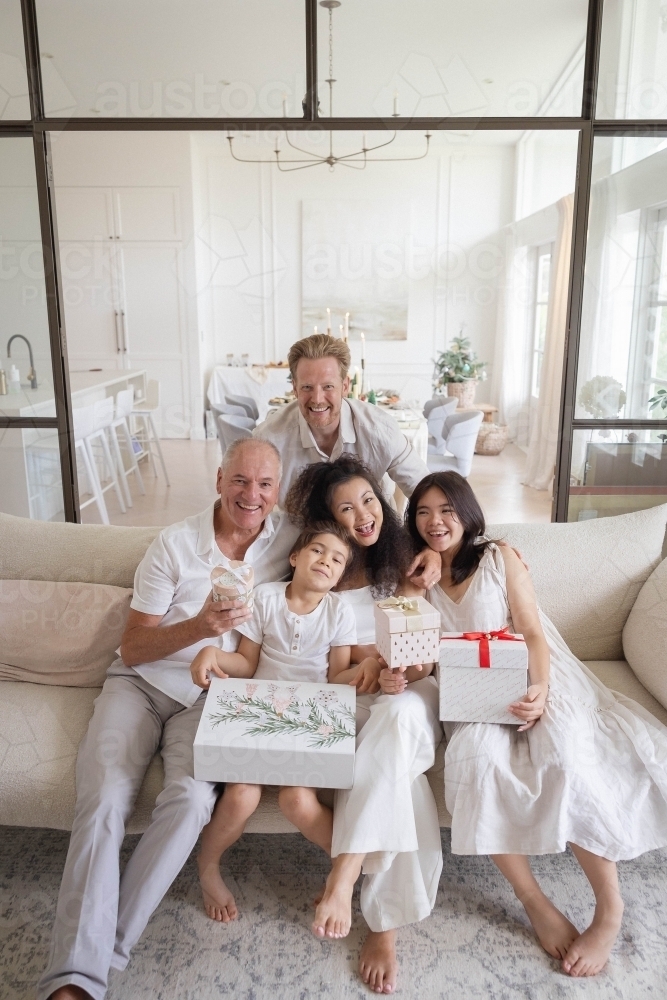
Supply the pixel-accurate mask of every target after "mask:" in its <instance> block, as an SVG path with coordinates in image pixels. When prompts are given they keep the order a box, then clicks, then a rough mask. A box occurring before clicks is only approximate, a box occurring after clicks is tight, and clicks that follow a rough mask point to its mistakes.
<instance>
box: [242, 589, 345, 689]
mask: <svg viewBox="0 0 667 1000" xmlns="http://www.w3.org/2000/svg"><path fill="white" fill-rule="evenodd" d="M286 588H287V583H265V584H263V585H262V586H260V587H258V588H257V589H256V591H255V605H254V610H253V616H252V618H251V619H250V620H249V621H247V622H244V623H243V625H240V626H239V629H238V630H239V632H240V633H241V634H242V635H245V636H247V637H248V639H251V640H252V641H253V642H256V643H258V644H260V645H261V647H262V648H261V650H260V654H259V661H258V663H257V670H256V671H255V674H254V676H255V677H256V678H259V679H260V680H272V681H275V680H278V681H312V682H314V683H318V684H326V682H327V672H328V669H329V651H330V649H331V647H332V646H354V645H355V644H356V642H357V623H356V619H355V617H354V612H353V610H352V608H351V607H350V606H349V605H348V604H345V603H344V602H343V601H341V599H340V597H338V595H337V594H331V593H329V594H325V595H324V597H323V598H322V600H321V601H320V603H319V604H318V605H317V607H316V608H315V610H314V611H311V612H310V613H309V614H307V615H300V614H296V612H294V611H290V609H289V608H288V606H287V599H286V597H285V590H286Z"/></svg>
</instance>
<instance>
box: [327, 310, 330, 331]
mask: <svg viewBox="0 0 667 1000" xmlns="http://www.w3.org/2000/svg"><path fill="white" fill-rule="evenodd" d="M327 333H328V334H329V336H331V309H329V306H327Z"/></svg>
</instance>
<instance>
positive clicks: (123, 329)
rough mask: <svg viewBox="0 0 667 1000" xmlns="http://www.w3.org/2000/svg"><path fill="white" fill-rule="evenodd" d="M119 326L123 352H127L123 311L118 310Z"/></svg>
mask: <svg viewBox="0 0 667 1000" xmlns="http://www.w3.org/2000/svg"><path fill="white" fill-rule="evenodd" d="M120 327H121V330H122V331H123V354H127V327H126V326H125V313H124V312H123V310H122V309H121V311H120Z"/></svg>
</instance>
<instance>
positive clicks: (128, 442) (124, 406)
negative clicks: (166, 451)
mask: <svg viewBox="0 0 667 1000" xmlns="http://www.w3.org/2000/svg"><path fill="white" fill-rule="evenodd" d="M133 407H134V389H121V390H120V392H117V393H116V408H115V411H114V417H113V420H112V422H111V426H110V427H109V433H110V436H111V443H112V446H113V449H114V455H115V456H116V462H117V463H118V474H119V476H120V481H121V483H122V484H123V488H124V490H125V500H126V503H127V506H128V507H131V506H132V496H131V494H130V485H129V483H128V481H127V477H128V476H131V475H132V474H133V473H134V480H135V482H136V484H137V488H138V490H139V492H140V493H142V494H144V495H145V493H146V487H145V486H144V481H143V479H142V476H141V470H140V469H139V462H138V461H137V452H136V450H135V446H134V445H135V439H133V437H132V432H131V431H130V424H129V419H130V417H131V415H132V409H133ZM121 444H122V445H123V446H124V447H125V451H126V452H127V456H128V460H129V467H126V465H125V461H124V459H123V455H122V452H121Z"/></svg>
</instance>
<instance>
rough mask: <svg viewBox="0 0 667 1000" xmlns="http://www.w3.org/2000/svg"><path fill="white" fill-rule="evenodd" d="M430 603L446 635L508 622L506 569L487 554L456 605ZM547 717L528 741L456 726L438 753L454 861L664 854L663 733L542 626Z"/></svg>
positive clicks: (498, 728)
mask: <svg viewBox="0 0 667 1000" xmlns="http://www.w3.org/2000/svg"><path fill="white" fill-rule="evenodd" d="M427 596H428V600H429V601H430V602H431V604H433V605H434V607H436V608H437V609H438V610H439V611H440V614H441V616H442V628H443V630H444V631H446V632H470V631H490V630H492V629H499V628H503V627H504V626H505V625H509V626H510V628H511V629H512V630H513V627H512V622H511V617H510V609H509V604H508V600H507V586H506V580H505V563H504V560H503V557H502V555H501V553H500V551H499V550H498V548H497V547H496V546H495V545H492V546H489V548H488V549H487V550H486V552H485V553H484V555H483V557H482V559H481V561H480V564H479V567H478V569H477V571H476V573H475V575H474V577H473V580H472V582H471V584H470V586H469V587H468V590H467V591H466V593H465V594H464V595H463V597H462V599H461V600H460V602H459V603H458V604H457V603H455V602H454V601H452V600H451V598H450V597H449V596H448V595H447V594H445V592H444V591H443V590H442V589H441V588H440V587H439V586H435V587H434V588H433V589H432V590H431V591H429V593H428V595H427ZM540 620H541V622H542V628H543V629H544V634H545V637H546V641H547V644H548V646H549V651H550V653H551V668H550V680H549V694H548V696H547V700H546V706H545V710H544V714H543V716H542V718H541V719H540V720H539V722H538V723H537V724H536V725H535V726H534V727H533V728H532V729H529V730H528V731H527V732H523V733H519V732H517V729H516V727H515V726H504V725H495V724H484V723H457V724H456V725H455V726H454V727H453V732H452V734H451V738H450V739H449V742H448V745H447V752H446V755H445V799H446V802H447V808H448V809H449V811H450V812H451V814H452V851H453V852H454V853H455V854H549V853H554V852H558V851H563V850H565V847H566V844H567V843H568V842H570V843H573V844H577V845H579V847H583V848H584V849H585V850H587V851H591V852H592V853H593V854H597V855H600V856H602V857H604V858H608V859H609V860H611V861H620V860H624V859H629V858H634V857H637V856H638V855H639V854H642V853H643V852H644V851H650V850H653V849H655V848H658V847H664V846H665V845H667V728H665V726H663V725H662V723H660V722H659V721H658V720H657V719H655V718H653V716H651V715H650V714H649V713H648V712H646V711H645V710H644V709H643V708H642V707H641V706H640V705H638V704H637V703H636V702H634V701H631V700H630V699H629V698H626V697H624V696H623V695H621V694H616V693H614V692H613V691H610V690H609V689H608V688H606V687H605V686H604V684H602V683H601V682H600V681H599V680H598V679H597V678H596V677H595V675H594V674H593V673H591V671H590V670H588V668H587V667H585V666H584V664H583V663H581V662H580V661H579V660H578V659H577V658H576V656H574V654H573V653H571V652H570V650H569V649H568V647H567V646H566V644H565V642H564V641H563V639H562V638H561V636H560V635H559V634H558V632H557V630H556V629H555V628H554V626H553V625H552V623H551V622H550V621H549V619H548V618H547V617H546V615H544V614H543V613H542V612H540Z"/></svg>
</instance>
